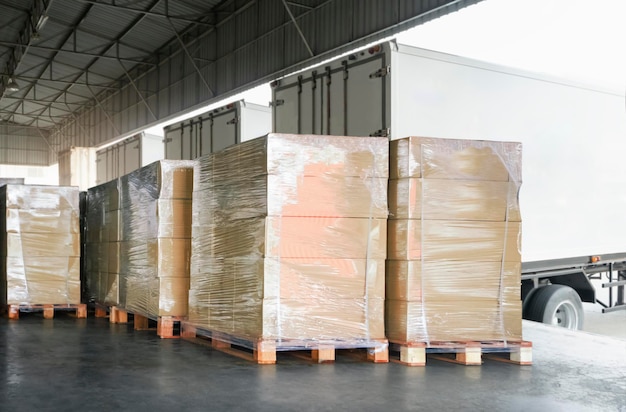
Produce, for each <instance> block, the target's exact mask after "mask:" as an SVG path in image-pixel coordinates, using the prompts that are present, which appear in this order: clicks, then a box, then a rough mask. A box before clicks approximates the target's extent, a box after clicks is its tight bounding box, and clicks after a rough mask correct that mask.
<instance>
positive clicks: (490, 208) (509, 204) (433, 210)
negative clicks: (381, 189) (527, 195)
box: [389, 178, 521, 222]
mask: <svg viewBox="0 0 626 412" xmlns="http://www.w3.org/2000/svg"><path fill="white" fill-rule="evenodd" d="M518 191H519V185H518V184H516V183H514V182H493V181H476V180H440V179H421V178H405V179H395V180H390V181H389V218H390V219H423V220H468V221H473V220H479V221H494V222H497V221H499V222H503V221H505V220H508V221H509V222H519V221H520V220H521V215H520V210H519V200H518Z"/></svg>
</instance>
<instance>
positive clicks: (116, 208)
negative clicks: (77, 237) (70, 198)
mask: <svg viewBox="0 0 626 412" xmlns="http://www.w3.org/2000/svg"><path fill="white" fill-rule="evenodd" d="M86 203H87V205H86V212H87V213H86V217H85V253H86V256H85V258H84V259H85V270H84V272H85V273H84V279H85V291H86V300H87V302H91V303H94V302H95V303H98V304H99V305H102V306H103V307H114V306H117V305H119V284H120V280H119V277H120V265H119V261H120V242H121V240H122V232H121V225H120V222H121V216H120V195H119V181H118V180H117V179H115V180H112V181H110V182H107V183H104V184H101V185H98V186H95V187H92V188H90V189H89V190H88V191H87V201H86ZM102 310H103V308H98V310H97V311H96V315H100V312H101V311H102Z"/></svg>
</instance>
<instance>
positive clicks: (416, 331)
mask: <svg viewBox="0 0 626 412" xmlns="http://www.w3.org/2000/svg"><path fill="white" fill-rule="evenodd" d="M521 310H522V305H521V302H516V303H509V304H507V305H506V307H505V309H504V310H500V307H499V305H498V301H497V300H490V299H460V298H457V299H454V300H449V301H432V302H424V303H422V302H407V301H397V300H390V299H387V300H386V302H385V318H386V321H385V324H386V333H387V337H388V338H389V340H390V341H393V342H400V343H408V342H438V341H442V342H449V341H487V340H497V341H502V340H521V338H522V334H521V319H522V312H521ZM442 314H445V316H442Z"/></svg>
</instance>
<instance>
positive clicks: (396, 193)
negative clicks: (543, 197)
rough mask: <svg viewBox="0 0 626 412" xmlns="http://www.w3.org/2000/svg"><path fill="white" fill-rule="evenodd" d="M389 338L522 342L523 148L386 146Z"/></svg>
mask: <svg viewBox="0 0 626 412" xmlns="http://www.w3.org/2000/svg"><path fill="white" fill-rule="evenodd" d="M390 159H391V169H390V177H391V179H390V181H389V214H390V216H389V219H390V220H389V232H388V236H389V247H388V259H389V260H388V261H387V282H386V288H387V307H386V326H387V336H388V338H389V340H390V341H392V342H398V343H410V342H434V341H483V340H520V339H521V319H522V312H521V310H522V309H521V301H520V271H521V264H520V262H521V256H520V247H519V245H520V236H521V223H520V221H521V216H520V211H519V205H518V196H517V195H518V191H519V188H520V183H521V144H518V143H504V142H486V141H470V140H453V139H431V138H419V137H410V138H405V139H401V140H397V141H393V142H391V148H390Z"/></svg>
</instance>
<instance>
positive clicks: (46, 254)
mask: <svg viewBox="0 0 626 412" xmlns="http://www.w3.org/2000/svg"><path fill="white" fill-rule="evenodd" d="M78 207H79V206H78V188H75V187H54V186H25V185H12V184H10V185H4V186H2V187H0V214H1V216H2V218H1V219H0V265H1V271H0V273H1V274H0V276H1V277H2V278H1V279H0V291H1V298H0V299H1V300H2V301H1V303H2V304H4V305H52V304H54V305H61V304H62V305H66V304H67V305H74V304H79V303H80V237H79V209H78Z"/></svg>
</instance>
